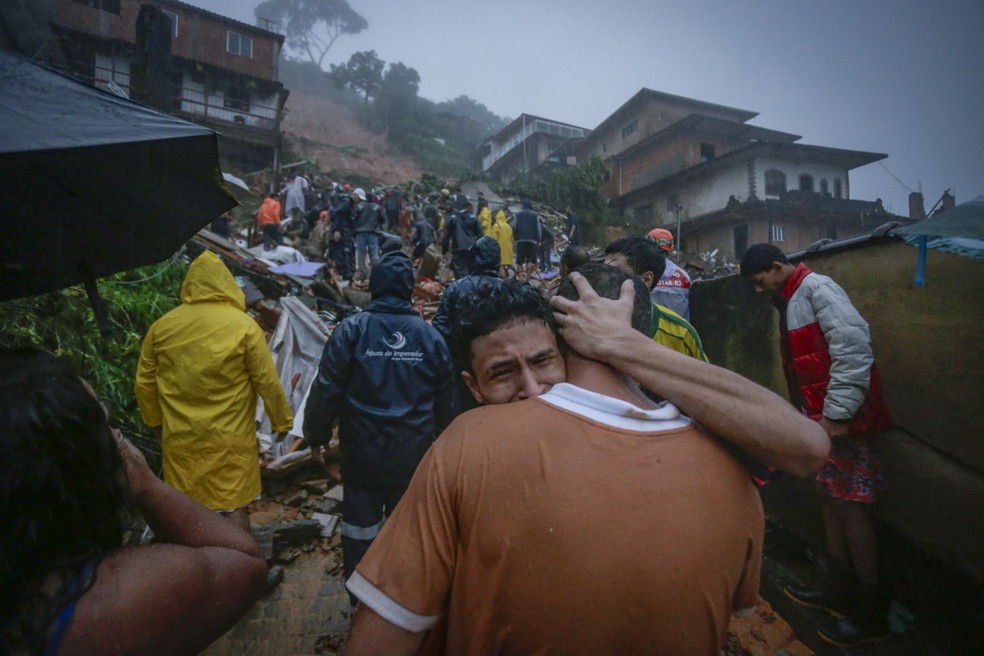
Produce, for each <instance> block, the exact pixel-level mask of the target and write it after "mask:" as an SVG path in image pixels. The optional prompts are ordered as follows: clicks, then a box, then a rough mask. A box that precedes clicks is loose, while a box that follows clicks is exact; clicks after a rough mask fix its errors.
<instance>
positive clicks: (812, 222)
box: [482, 88, 905, 261]
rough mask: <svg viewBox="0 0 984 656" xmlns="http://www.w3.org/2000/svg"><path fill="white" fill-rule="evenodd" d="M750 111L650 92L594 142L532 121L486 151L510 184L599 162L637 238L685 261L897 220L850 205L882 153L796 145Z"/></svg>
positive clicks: (789, 244) (595, 134) (591, 134)
mask: <svg viewBox="0 0 984 656" xmlns="http://www.w3.org/2000/svg"><path fill="white" fill-rule="evenodd" d="M757 115H758V114H757V113H755V112H751V111H748V110H744V109H737V108H734V107H727V106H724V105H717V104H714V103H709V102H704V101H702V100H695V99H693V98H684V97H682V96H676V95H673V94H669V93H663V92H661V91H654V90H652V89H645V88H644V89H641V90H640V91H639V92H638V93H636V94H635V95H634V96H632V97H631V98H630V99H629V100H627V101H626V102H625V103H623V104H622V106H621V107H619V108H618V109H616V110H615V111H614V112H613V113H612V114H611V115H610V116H608V117H607V118H605V120H603V121H602V122H601V123H600V124H599V125H598V126H597V127H595V128H594V129H593V130H586V129H579V132H578V133H577V134H571V133H569V132H563V133H561V132H560V131H558V130H555V131H554V133H553V136H552V138H550V139H547V138H542V137H541V138H538V139H537V140H534V138H535V137H537V135H542V134H549V133H547V132H546V130H543V129H540V130H537V129H535V127H534V126H536V125H537V123H538V122H542V124H545V125H546V124H556V125H566V124H558V123H556V122H553V121H546V120H545V119H539V118H537V117H533V116H529V115H523V117H521V119H522V123H520V119H517V120H516V121H513V123H512V124H510V125H509V126H508V127H507V128H505V129H504V130H503V131H501V132H500V133H499V134H497V135H496V136H495V137H493V138H492V139H490V140H489V141H487V142H486V143H485V144H484V145H483V147H484V149H485V150H484V151H483V157H484V159H483V167H482V168H483V170H484V171H487V172H489V173H490V174H491V175H492V177H493V178H494V179H497V180H500V181H508V180H509V179H511V177H514V176H515V172H516V171H518V170H526V171H528V172H530V173H532V174H534V175H537V174H541V175H542V174H545V173H546V172H548V171H549V170H550V168H551V167H554V166H564V165H571V164H577V163H584V162H586V161H588V160H590V159H591V158H593V157H598V158H600V159H601V160H602V161H603V162H604V163H605V165H606V167H607V169H608V177H607V180H606V182H605V184H604V185H603V186H602V188H601V190H600V191H601V194H602V196H604V197H605V198H607V199H608V201H609V204H610V206H611V207H612V208H613V209H615V210H616V211H618V212H619V213H620V214H621V215H622V216H623V217H624V219H625V222H626V223H627V224H628V225H630V226H631V227H632V229H633V231H636V232H639V233H643V234H644V233H645V232H648V231H649V230H650V229H652V228H655V227H665V228H669V229H670V230H671V231H672V232H673V233H674V234H676V235H677V236H678V239H677V241H678V244H677V247H678V248H679V249H680V250H684V251H687V252H689V253H691V254H696V253H699V252H705V251H714V250H717V251H718V253H719V255H720V256H721V257H723V258H724V259H725V260H729V261H736V260H737V259H739V258H740V257H741V255H742V254H743V253H744V251H745V248H746V247H747V246H748V245H749V244H753V243H757V242H765V241H772V242H776V243H778V244H779V245H780V247H781V248H782V249H783V250H786V251H789V250H796V249H800V248H805V247H806V246H808V245H809V244H811V243H813V242H815V241H817V240H819V239H837V238H841V237H846V236H849V235H853V234H857V233H860V232H865V231H867V230H871V229H872V228H873V227H875V226H877V225H880V224H882V223H885V222H886V221H889V220H896V221H899V220H902V221H904V220H905V219H904V217H898V216H893V215H891V214H889V213H888V212H886V211H885V209H884V208H883V207H882V204H881V201H879V200H875V201H862V200H852V199H851V195H850V178H849V173H850V171H852V170H854V169H856V168H858V167H861V166H865V165H866V164H870V163H872V162H877V161H879V160H881V159H884V158H885V157H887V155H884V154H882V153H869V152H863V151H857V150H844V149H839V148H827V147H823V146H812V145H806V144H801V143H798V142H799V140H800V139H801V138H802V137H801V136H800V135H797V134H791V133H788V132H781V131H778V130H771V129H768V128H763V127H758V126H755V125H749V124H748V121H750V120H751V119H753V118H755V117H756V116H757Z"/></svg>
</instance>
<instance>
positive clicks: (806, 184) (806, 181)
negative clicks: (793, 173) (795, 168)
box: [800, 174, 813, 191]
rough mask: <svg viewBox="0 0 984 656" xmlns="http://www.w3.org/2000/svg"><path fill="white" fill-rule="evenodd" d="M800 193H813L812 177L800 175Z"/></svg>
mask: <svg viewBox="0 0 984 656" xmlns="http://www.w3.org/2000/svg"><path fill="white" fill-rule="evenodd" d="M800 191H813V176H812V175H805V174H804V175H801V176H800Z"/></svg>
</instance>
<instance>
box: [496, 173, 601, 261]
mask: <svg viewBox="0 0 984 656" xmlns="http://www.w3.org/2000/svg"><path fill="white" fill-rule="evenodd" d="M607 171H608V170H607V168H606V167H605V164H604V162H602V161H601V159H600V158H598V157H594V158H592V159H591V160H590V161H589V162H587V163H586V164H580V165H578V166H570V167H566V168H562V169H558V170H556V171H554V172H553V173H551V174H550V176H549V177H548V178H546V179H545V180H539V179H536V178H533V177H531V176H528V175H527V176H521V177H519V178H517V179H516V180H515V181H514V182H513V183H512V184H511V185H510V186H509V189H508V192H509V193H510V194H511V195H515V196H519V197H523V198H529V199H531V200H535V201H538V202H541V203H544V204H547V205H550V206H552V207H555V208H557V210H559V211H564V210H566V209H567V207H571V208H572V209H573V210H574V211H575V212H577V213H578V214H580V215H581V216H582V217H583V218H584V220H585V237H586V239H587V241H588V242H589V243H599V242H601V241H604V235H603V234H602V232H601V230H602V226H604V225H608V224H611V223H612V222H613V221H617V216H616V215H614V214H613V213H612V212H611V210H609V208H608V204H607V203H606V202H605V199H604V198H603V197H602V195H601V194H600V193H599V192H598V190H599V189H600V188H601V185H602V184H603V183H604V182H605V175H606V174H607Z"/></svg>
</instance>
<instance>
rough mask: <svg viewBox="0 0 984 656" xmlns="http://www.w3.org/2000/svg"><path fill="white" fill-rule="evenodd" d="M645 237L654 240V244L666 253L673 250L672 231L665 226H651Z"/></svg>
mask: <svg viewBox="0 0 984 656" xmlns="http://www.w3.org/2000/svg"><path fill="white" fill-rule="evenodd" d="M646 237H648V238H649V239H652V240H653V241H654V242H656V245H657V246H659V247H660V248H662V249H663V250H664V251H666V252H667V253H669V252H670V251H672V250H673V233H672V232H670V231H669V230H667V229H666V228H653V229H652V230H650V231H649V234H648V235H646Z"/></svg>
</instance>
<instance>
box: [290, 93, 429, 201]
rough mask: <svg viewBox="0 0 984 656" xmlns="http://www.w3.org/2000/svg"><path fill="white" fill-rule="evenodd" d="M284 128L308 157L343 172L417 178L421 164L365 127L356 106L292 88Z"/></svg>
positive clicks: (385, 179) (389, 180)
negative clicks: (349, 105)
mask: <svg viewBox="0 0 984 656" xmlns="http://www.w3.org/2000/svg"><path fill="white" fill-rule="evenodd" d="M283 131H284V132H285V133H287V134H288V135H290V136H291V137H292V138H293V139H294V140H295V142H296V143H295V148H296V150H297V151H298V153H299V154H300V155H302V156H303V157H305V158H307V159H311V160H314V159H317V162H318V166H319V168H320V169H321V170H322V171H326V172H334V173H336V174H338V175H339V176H343V175H345V174H352V173H358V174H361V175H364V176H367V177H369V178H372V179H374V180H378V181H379V182H381V183H385V184H397V183H400V182H404V181H406V180H419V179H420V174H421V168H420V165H419V164H418V163H417V162H416V161H414V160H413V159H412V158H410V157H407V156H406V155H401V154H399V153H396V152H394V151H393V149H392V147H391V146H390V145H389V144H388V143H387V141H386V136H385V135H383V134H377V133H375V132H370V131H369V130H367V129H366V128H365V127H363V126H362V125H361V124H360V123H359V120H358V118H357V117H356V115H355V112H354V111H353V109H352V108H351V107H348V106H346V105H344V104H341V103H339V102H336V101H333V100H331V99H330V98H327V97H325V96H322V95H318V94H315V93H311V92H309V91H297V90H293V91H291V93H290V96H289V97H288V98H287V115H286V117H285V118H284V122H283Z"/></svg>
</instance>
